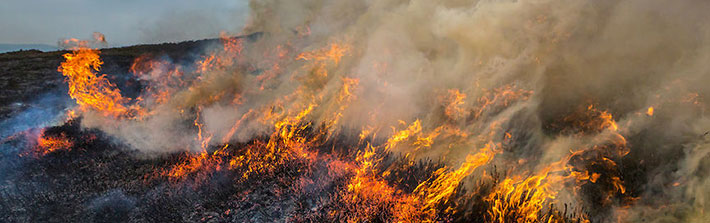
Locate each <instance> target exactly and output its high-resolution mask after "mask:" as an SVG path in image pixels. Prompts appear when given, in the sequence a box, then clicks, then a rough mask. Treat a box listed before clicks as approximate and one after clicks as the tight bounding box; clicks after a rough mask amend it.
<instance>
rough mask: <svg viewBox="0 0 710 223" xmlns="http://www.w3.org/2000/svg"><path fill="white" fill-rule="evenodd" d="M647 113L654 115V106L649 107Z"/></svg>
mask: <svg viewBox="0 0 710 223" xmlns="http://www.w3.org/2000/svg"><path fill="white" fill-rule="evenodd" d="M646 115H648V116H653V106H651V107H648V109H647V110H646Z"/></svg>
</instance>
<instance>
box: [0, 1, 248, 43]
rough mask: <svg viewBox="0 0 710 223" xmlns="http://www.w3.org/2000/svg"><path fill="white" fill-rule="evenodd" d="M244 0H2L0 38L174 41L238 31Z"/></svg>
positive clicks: (5, 40) (244, 13)
mask: <svg viewBox="0 0 710 223" xmlns="http://www.w3.org/2000/svg"><path fill="white" fill-rule="evenodd" d="M247 13H248V1H247V0H209V1H204V0H3V1H2V3H0V43H15V44H19V43H43V44H50V45H56V43H57V41H58V40H60V39H64V38H80V39H88V38H91V34H92V33H93V32H101V33H104V34H105V35H106V39H107V41H108V42H109V45H110V46H122V45H133V44H138V43H159V42H176V41H183V40H190V39H203V38H210V37H215V36H217V35H218V34H219V32H220V31H228V32H237V31H239V30H240V29H241V27H242V26H243V24H244V21H245V19H246V16H247Z"/></svg>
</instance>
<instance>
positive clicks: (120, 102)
mask: <svg viewBox="0 0 710 223" xmlns="http://www.w3.org/2000/svg"><path fill="white" fill-rule="evenodd" d="M99 53H100V52H99V51H98V50H95V49H91V48H88V47H86V43H83V42H80V43H79V46H78V47H77V48H75V49H74V50H72V52H71V53H67V54H64V59H65V61H64V62H62V63H61V65H60V66H59V69H58V71H59V72H61V73H62V74H63V75H64V76H65V77H66V81H67V83H68V84H69V96H70V97H71V98H72V99H74V100H76V103H77V104H79V108H80V110H82V111H87V110H95V111H98V112H100V113H102V114H104V115H106V116H113V117H121V116H126V115H130V114H132V113H133V114H135V113H137V112H138V111H139V110H140V107H138V106H126V105H125V104H126V103H127V102H129V101H130V100H131V99H130V98H124V97H123V96H121V92H120V91H119V90H118V88H116V86H115V85H114V84H112V83H111V82H109V81H108V79H107V78H106V75H105V74H104V75H98V74H97V72H98V71H99V70H100V68H101V65H102V64H103V61H101V59H100V58H99Z"/></svg>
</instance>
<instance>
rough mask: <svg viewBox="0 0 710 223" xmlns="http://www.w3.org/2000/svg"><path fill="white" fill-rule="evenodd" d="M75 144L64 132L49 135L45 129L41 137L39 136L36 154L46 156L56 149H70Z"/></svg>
mask: <svg viewBox="0 0 710 223" xmlns="http://www.w3.org/2000/svg"><path fill="white" fill-rule="evenodd" d="M73 146H74V142H73V141H71V140H70V139H69V138H67V136H66V135H65V134H64V133H62V134H60V135H58V136H48V135H46V134H45V133H44V131H43V132H42V133H41V135H40V137H38V138H37V146H36V150H35V154H36V155H38V156H44V155H47V154H50V153H53V152H56V151H61V150H69V149H71V148H72V147H73Z"/></svg>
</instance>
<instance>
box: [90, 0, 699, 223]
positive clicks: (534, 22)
mask: <svg viewBox="0 0 710 223" xmlns="http://www.w3.org/2000/svg"><path fill="white" fill-rule="evenodd" d="M250 8H251V14H250V16H249V19H248V23H247V25H246V27H245V28H244V30H243V32H244V33H255V32H263V33H264V35H263V36H262V37H261V38H258V39H256V40H248V39H241V40H240V41H241V45H242V46H243V50H240V51H229V50H226V49H219V50H215V51H210V50H208V52H215V53H213V54H212V55H214V56H215V57H216V58H218V59H219V61H220V62H213V63H212V64H216V68H214V67H213V68H210V69H207V70H206V71H199V70H200V68H199V67H200V66H199V63H196V64H195V65H191V66H188V67H186V68H185V69H183V70H192V71H194V72H186V73H184V74H182V76H180V80H181V82H180V83H179V84H170V83H169V81H168V82H165V81H164V82H153V81H152V80H148V79H145V81H147V82H148V83H149V86H157V87H159V88H160V89H163V90H165V92H168V94H169V95H170V96H171V97H169V99H167V102H166V103H151V100H152V99H155V98H157V97H156V96H154V95H145V97H144V99H146V101H147V102H146V104H145V105H143V106H144V108H146V109H147V110H148V111H149V113H150V114H151V115H149V116H146V117H142V118H140V119H132V120H131V119H111V118H106V117H104V116H101V115H100V114H98V113H96V114H94V113H91V112H89V113H87V114H85V115H84V116H85V121H84V123H83V124H84V125H86V126H87V127H97V128H101V129H102V130H104V131H106V132H107V133H109V134H112V135H114V136H117V138H119V139H121V140H122V141H124V142H127V143H128V144H130V145H132V146H133V147H135V148H136V149H139V150H143V151H147V152H151V153H155V152H157V153H160V152H166V151H176V150H183V149H190V150H199V147H200V143H201V142H199V140H198V139H196V138H202V139H204V138H207V136H208V135H209V137H211V138H212V141H211V142H210V143H211V144H219V143H224V142H228V141H246V140H248V139H251V138H252V137H254V136H258V135H264V134H268V132H269V131H270V130H272V127H271V126H273V119H270V118H273V117H287V116H296V115H297V114H299V112H302V111H304V110H306V111H310V112H309V113H308V117H307V119H308V120H309V121H311V122H313V123H314V126H318V125H320V124H323V125H328V124H332V123H335V126H334V127H333V128H332V129H329V131H333V132H336V131H341V130H342V131H345V130H355V131H358V130H361V129H363V130H367V129H370V130H372V131H373V133H376V134H375V135H377V136H380V137H387V136H389V135H392V134H393V128H394V129H397V130H401V129H405V128H407V126H408V125H410V124H411V123H414V122H415V120H420V121H421V129H422V130H421V132H422V134H424V133H431V132H436V131H439V132H437V134H439V135H441V136H442V139H439V140H438V141H436V143H434V144H433V145H431V146H429V147H427V148H425V149H421V148H418V147H414V146H407V145H402V146H397V147H396V148H393V149H394V151H396V152H401V153H411V154H413V156H415V157H417V158H436V159H439V160H444V161H446V162H448V163H450V164H451V166H452V167H457V166H459V164H460V163H461V162H463V161H464V159H463V157H465V156H466V155H467V154H472V153H475V152H477V151H478V150H479V148H482V147H483V145H484V144H486V143H488V142H500V141H502V140H503V139H505V137H506V136H505V134H506V133H510V134H512V137H513V141H514V142H513V145H512V146H511V147H512V149H506V150H504V151H501V152H500V154H499V155H497V156H496V158H495V160H494V161H493V164H495V165H497V166H498V167H503V168H505V169H507V170H506V173H507V174H511V175H515V174H520V175H525V174H531V173H535V172H537V171H540V170H541V169H543V168H544V167H547V166H550V165H551V164H552V163H554V162H556V161H559V160H563V159H564V157H565V156H567V155H568V154H569V152H570V151H581V150H584V149H585V148H596V147H602V146H606V145H610V144H620V143H618V142H619V140H620V139H619V136H623V139H624V142H625V144H624V145H625V146H624V149H628V151H629V153H628V155H626V156H623V158H622V156H619V157H616V158H617V161H623V162H624V163H618V164H617V165H619V167H613V168H616V169H614V170H615V171H616V172H617V173H618V174H620V175H621V176H623V177H625V178H626V179H625V180H626V182H627V185H632V187H630V188H629V190H630V191H631V190H633V193H632V192H629V193H630V194H625V195H624V196H630V197H636V198H638V200H636V201H635V202H631V203H629V202H625V201H621V200H623V199H617V200H614V201H611V203H609V202H607V203H604V204H605V206H604V207H607V208H609V209H613V213H606V215H605V216H603V217H610V216H613V215H615V216H614V217H618V218H619V219H623V220H626V221H656V222H675V221H689V222H693V221H694V222H702V221H703V220H706V219H707V218H708V217H710V216H707V213H708V211H709V209H708V207H709V206H708V202H710V197H708V196H707V194H708V193H709V192H710V190H708V188H710V185H709V184H710V182H709V181H708V180H707V176H706V172H707V170H708V168H710V155H708V154H709V153H710V152H709V151H710V148H709V147H708V143H707V140H706V139H705V137H706V135H707V134H706V133H707V132H708V131H710V126H709V124H710V122H709V121H710V120H708V118H707V117H706V116H705V114H704V111H705V109H706V108H707V104H705V103H704V102H703V99H704V98H705V96H706V95H708V94H709V93H710V88H708V87H707V86H706V83H708V81H710V75H708V71H710V67H709V66H708V65H707V60H708V59H710V58H709V56H710V54H709V53H708V52H710V49H708V47H710V44H708V40H710V39H709V37H710V36H709V35H708V34H709V33H708V31H709V29H708V28H710V26H709V25H708V24H706V23H705V22H703V21H708V19H710V18H709V17H710V15H708V14H707V13H706V12H707V11H708V10H709V9H710V3H709V2H706V1H699V0H698V1H695V0H687V1H676V2H674V3H673V4H668V2H666V1H660V0H652V1H648V0H644V1H641V0H626V1H604V0H602V1H587V0H574V1H559V0H534V1H533V0H530V1H485V0H481V1H473V0H471V1H466V0H448V1H426V0H411V1H405V0H384V1H322V0H289V1H278V0H263V1H256V0H255V1H251V2H250ZM188 20H192V19H188ZM186 29H187V28H186ZM181 31H184V32H191V31H190V30H181ZM192 31H197V32H201V30H200V29H196V30H192ZM159 32H162V31H159ZM181 33H182V32H181ZM161 39H162V38H161ZM222 50H223V51H224V52H223V51H222ZM313 55H316V56H313ZM322 58H325V59H322ZM205 61H206V60H205ZM202 62H204V61H202ZM217 65H218V66H217ZM169 73H170V72H168V71H164V72H160V73H159V74H158V75H157V76H159V77H161V78H166V79H170V78H171V77H172V76H170V75H171V74H169ZM146 77H147V76H145V75H144V76H143V78H146ZM154 79H155V78H154ZM353 80H355V81H353ZM166 83H167V84H166ZM344 89H347V90H344ZM344 92H345V93H344ZM457 92H458V94H457ZM346 93H350V94H346ZM459 94H460V95H465V97H463V99H461V100H460V103H459V102H457V100H456V98H457V97H456V95H459ZM314 105H315V106H314ZM589 105H593V106H591V107H588V106H589ZM309 107H313V108H312V110H309ZM650 107H653V109H654V110H653V113H652V114H651V112H649V111H648V110H649V108H650ZM580 108H581V110H582V111H587V110H589V111H595V112H596V111H598V112H597V113H599V114H601V115H598V116H600V117H601V116H603V115H604V114H607V113H603V112H601V111H605V112H608V114H611V115H613V121H615V123H614V124H613V125H614V126H613V131H612V130H602V131H586V130H584V129H583V128H584V127H579V126H578V125H577V123H571V122H569V121H568V120H567V119H565V117H570V116H574V115H575V114H577V113H579V111H580ZM451 113H453V114H451ZM595 117H596V116H595ZM193 120H197V121H193ZM270 120H271V121H270ZM276 120H278V119H276ZM403 123H404V124H403ZM617 123H618V131H617V130H616V125H617ZM235 126H236V127H235ZM439 127H442V128H441V129H444V130H436V129H437V128H439ZM196 128H199V131H200V132H201V133H202V134H205V135H202V136H200V137H196V136H195V133H196V131H197V130H196ZM574 128H580V129H581V130H580V129H574ZM608 128H609V129H612V127H608ZM233 129H235V130H234V132H231V131H232V130H233ZM456 131H461V132H465V133H466V135H465V136H461V135H456V134H454V133H450V132H456ZM432 134H433V133H432ZM444 136H445V137H444ZM222 139H225V140H222ZM626 142H628V143H626ZM609 168H612V167H609ZM601 177H602V178H603V179H613V178H609V177H610V176H601ZM605 177H606V178H605ZM561 197H566V198H560V201H559V202H560V203H574V204H576V205H579V206H585V204H588V203H593V202H592V201H589V200H591V199H592V198H588V197H585V196H584V195H575V193H574V191H573V190H572V189H570V188H566V192H565V196H561ZM617 198H618V197H617ZM659 207H672V208H670V210H664V209H659Z"/></svg>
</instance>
